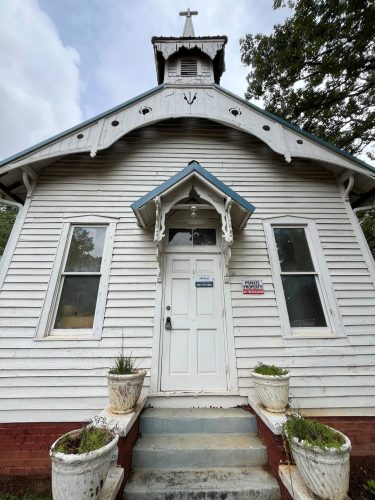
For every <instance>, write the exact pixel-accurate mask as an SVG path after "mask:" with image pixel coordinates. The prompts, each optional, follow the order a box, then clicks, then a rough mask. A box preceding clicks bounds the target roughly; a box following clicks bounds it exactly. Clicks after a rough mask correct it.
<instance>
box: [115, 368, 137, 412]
mask: <svg viewBox="0 0 375 500" xmlns="http://www.w3.org/2000/svg"><path fill="white" fill-rule="evenodd" d="M145 376H146V370H136V373H132V374H131V375H113V374H111V373H108V374H107V380H108V395H109V403H110V405H111V410H112V412H113V413H120V414H124V413H130V412H132V411H133V410H134V408H135V406H136V404H137V401H138V399H139V396H140V395H141V390H142V386H143V380H144V378H145Z"/></svg>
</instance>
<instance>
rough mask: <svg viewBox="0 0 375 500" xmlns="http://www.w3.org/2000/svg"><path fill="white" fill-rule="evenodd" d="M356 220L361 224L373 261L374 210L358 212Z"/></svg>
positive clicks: (374, 242) (374, 239)
mask: <svg viewBox="0 0 375 500" xmlns="http://www.w3.org/2000/svg"><path fill="white" fill-rule="evenodd" d="M358 220H359V223H360V224H361V228H362V231H363V233H364V235H365V237H366V240H367V243H368V246H369V247H370V250H371V253H372V256H373V257H374V259H375V208H372V209H371V210H367V211H366V212H359V214H358Z"/></svg>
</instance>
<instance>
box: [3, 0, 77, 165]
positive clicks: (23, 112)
mask: <svg viewBox="0 0 375 500" xmlns="http://www.w3.org/2000/svg"><path fill="white" fill-rule="evenodd" d="M0 54H1V56H0V158H5V157H6V156H8V155H11V154H13V153H16V152H18V151H20V150H22V149H23V148H25V147H27V146H31V145H33V144H35V143H37V142H39V141H41V140H43V139H47V138H48V137H50V136H51V135H53V134H55V133H58V132H59V131H62V130H64V129H66V128H69V127H71V126H73V125H75V124H77V123H79V122H80V121H81V120H82V113H81V107H80V74H79V63H80V59H79V55H78V53H77V51H76V50H75V49H73V48H71V47H66V46H64V44H63V43H62V41H61V39H60V37H59V34H58V32H57V29H56V27H55V25H54V24H53V22H52V21H51V19H50V18H49V17H48V15H47V14H45V13H44V12H43V11H42V10H41V9H40V7H39V4H38V2H37V1H36V0H2V2H1V16H0Z"/></svg>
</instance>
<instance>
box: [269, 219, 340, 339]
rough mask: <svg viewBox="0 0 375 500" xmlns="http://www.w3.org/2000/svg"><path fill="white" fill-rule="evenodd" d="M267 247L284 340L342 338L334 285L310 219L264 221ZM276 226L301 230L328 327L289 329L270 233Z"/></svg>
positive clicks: (276, 257)
mask: <svg viewBox="0 0 375 500" xmlns="http://www.w3.org/2000/svg"><path fill="white" fill-rule="evenodd" d="M263 226H264V232H265V235H266V241H267V247H268V251H269V256H270V264H271V271H272V276H273V281H274V285H275V294H276V302H277V305H278V309H279V314H280V322H281V329H282V332H283V334H284V336H285V338H298V337H301V338H312V337H328V338H332V337H335V338H336V337H343V336H345V332H344V327H343V324H342V321H341V317H340V313H339V308H338V304H337V302H336V298H335V296H334V293H333V286H332V281H331V277H330V274H329V269H328V266H327V263H326V260H325V256H324V252H323V248H322V245H321V243H320V238H319V234H318V230H317V228H316V224H315V221H314V220H313V219H308V218H303V217H295V216H283V217H275V218H272V219H267V220H264V221H263ZM275 227H303V228H305V232H306V239H307V242H308V245H309V250H310V253H311V258H312V260H313V264H314V268H315V272H316V273H317V275H318V280H317V286H318V292H319V296H320V299H321V303H322V307H323V311H324V314H325V317H326V321H327V327H306V328H291V326H290V321H289V315H288V310H287V305H286V301H285V295H284V288H283V284H282V280H281V268H280V260H279V255H278V252H277V247H276V240H275V236H274V232H273V228H275Z"/></svg>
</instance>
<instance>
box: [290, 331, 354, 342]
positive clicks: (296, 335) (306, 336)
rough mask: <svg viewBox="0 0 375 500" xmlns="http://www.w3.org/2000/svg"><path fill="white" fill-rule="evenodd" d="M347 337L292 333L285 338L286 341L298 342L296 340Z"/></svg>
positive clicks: (335, 334) (343, 335) (343, 337)
mask: <svg viewBox="0 0 375 500" xmlns="http://www.w3.org/2000/svg"><path fill="white" fill-rule="evenodd" d="M346 338H347V336H346V335H345V334H344V333H320V332H316V333H314V332H309V333H291V334H289V335H286V336H285V337H284V340H285V341H288V340H296V339H346Z"/></svg>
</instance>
